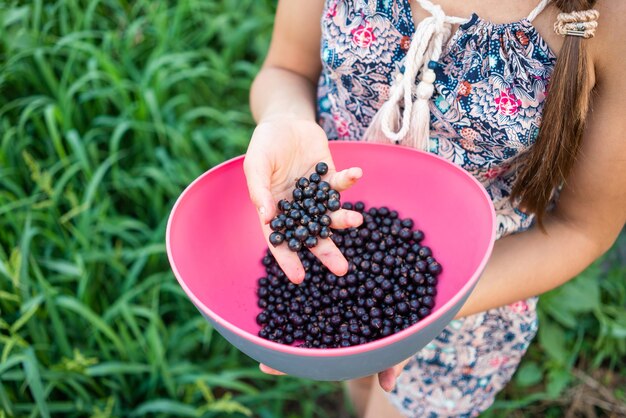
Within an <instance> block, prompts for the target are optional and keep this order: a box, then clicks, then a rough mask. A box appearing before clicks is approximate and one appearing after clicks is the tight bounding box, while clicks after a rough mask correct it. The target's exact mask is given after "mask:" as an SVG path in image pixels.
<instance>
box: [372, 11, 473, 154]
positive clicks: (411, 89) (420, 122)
mask: <svg viewBox="0 0 626 418" xmlns="http://www.w3.org/2000/svg"><path fill="white" fill-rule="evenodd" d="M417 1H418V3H419V4H420V5H421V6H422V7H423V8H424V9H425V10H427V11H428V12H429V13H430V14H431V16H429V17H426V18H424V19H423V20H422V21H421V22H420V24H419V25H417V27H416V28H415V33H414V34H413V38H412V40H411V44H410V46H409V49H408V51H407V53H406V57H405V62H404V73H402V74H397V75H396V79H395V80H394V83H393V85H392V87H391V89H390V92H389V98H388V99H387V101H386V102H385V103H384V104H383V105H382V107H381V108H380V110H379V111H378V112H377V114H376V115H375V116H374V118H373V119H372V122H371V124H370V126H369V128H368V129H367V131H366V132H365V139H366V140H369V141H380V140H381V139H382V137H385V138H387V139H388V140H391V141H393V142H395V143H396V144H399V143H403V144H405V145H408V146H411V147H414V148H418V149H422V150H427V149H428V140H429V135H430V110H429V106H428V103H429V99H430V98H431V97H432V95H433V93H434V90H435V87H434V85H433V83H434V81H435V72H434V71H433V70H432V69H431V68H429V63H430V62H431V61H437V60H438V59H439V58H440V56H441V52H442V49H443V43H444V42H445V41H446V40H447V39H448V38H449V37H450V34H451V30H452V25H453V24H462V23H466V22H467V19H463V18H459V17H454V16H446V14H445V13H444V11H443V10H442V9H441V7H440V6H439V5H435V4H433V3H432V2H431V1H429V0H417ZM418 72H419V73H420V81H419V83H417V85H415V79H416V77H417V74H418ZM401 104H402V106H400V105H401ZM400 107H402V110H401V111H400ZM409 127H410V130H409Z"/></svg>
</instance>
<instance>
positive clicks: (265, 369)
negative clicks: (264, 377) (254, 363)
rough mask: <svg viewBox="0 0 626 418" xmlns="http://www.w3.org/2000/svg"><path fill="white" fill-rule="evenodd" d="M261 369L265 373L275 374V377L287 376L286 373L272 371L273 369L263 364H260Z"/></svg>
mask: <svg viewBox="0 0 626 418" xmlns="http://www.w3.org/2000/svg"><path fill="white" fill-rule="evenodd" d="M259 369H261V371H262V372H263V373H267V374H273V375H275V376H284V375H286V373H283V372H279V371H278V370H276V369H272V368H271V367H269V366H266V365H265V364H263V363H261V364H259Z"/></svg>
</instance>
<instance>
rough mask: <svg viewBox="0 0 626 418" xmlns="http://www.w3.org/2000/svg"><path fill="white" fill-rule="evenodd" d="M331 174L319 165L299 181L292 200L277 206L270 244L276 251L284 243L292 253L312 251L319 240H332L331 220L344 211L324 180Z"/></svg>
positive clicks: (322, 163)
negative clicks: (331, 217) (309, 249)
mask: <svg viewBox="0 0 626 418" xmlns="http://www.w3.org/2000/svg"><path fill="white" fill-rule="evenodd" d="M326 173H328V165H327V164H326V163H324V162H320V163H318V164H317V165H316V166H315V172H314V173H312V174H311V175H310V176H309V178H306V177H300V178H299V179H297V180H296V187H295V188H294V189H293V200H287V199H282V200H281V201H279V202H278V210H279V214H278V215H277V216H276V217H274V219H272V220H271V221H270V228H271V229H272V231H274V232H272V233H271V234H270V236H269V241H270V243H271V244H272V245H273V246H274V247H276V246H278V245H280V244H282V243H283V242H287V246H288V247H289V249H290V250H291V251H300V250H301V249H302V248H303V247H307V248H313V247H315V246H316V245H317V238H318V237H319V238H328V237H329V236H330V233H331V231H330V216H328V212H329V211H330V212H334V211H336V210H338V209H339V208H340V207H341V202H340V200H339V198H340V195H339V192H338V191H337V190H334V189H332V188H331V187H330V184H329V183H328V182H327V181H324V180H322V176H324V175H325V174H326Z"/></svg>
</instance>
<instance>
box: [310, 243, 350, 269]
mask: <svg viewBox="0 0 626 418" xmlns="http://www.w3.org/2000/svg"><path fill="white" fill-rule="evenodd" d="M310 251H311V252H312V253H313V254H315V256H316V257H317V258H318V259H319V260H320V261H321V262H322V264H324V265H325V266H326V267H328V270H330V271H331V272H332V273H333V274H335V275H337V276H343V275H344V274H346V273H347V272H348V267H349V266H348V260H346V258H345V257H344V256H343V254H341V251H339V248H337V246H336V245H335V243H334V242H333V241H332V240H331V239H329V238H325V239H321V240H319V241H318V242H317V245H316V246H315V247H313V248H310Z"/></svg>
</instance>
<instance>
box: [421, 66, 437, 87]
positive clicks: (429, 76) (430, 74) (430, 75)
mask: <svg viewBox="0 0 626 418" xmlns="http://www.w3.org/2000/svg"><path fill="white" fill-rule="evenodd" d="M436 79H437V75H436V74H435V72H434V71H433V70H431V69H430V68H429V69H427V70H426V71H424V74H422V81H424V82H426V83H430V84H432V83H434V82H435V80H436Z"/></svg>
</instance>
